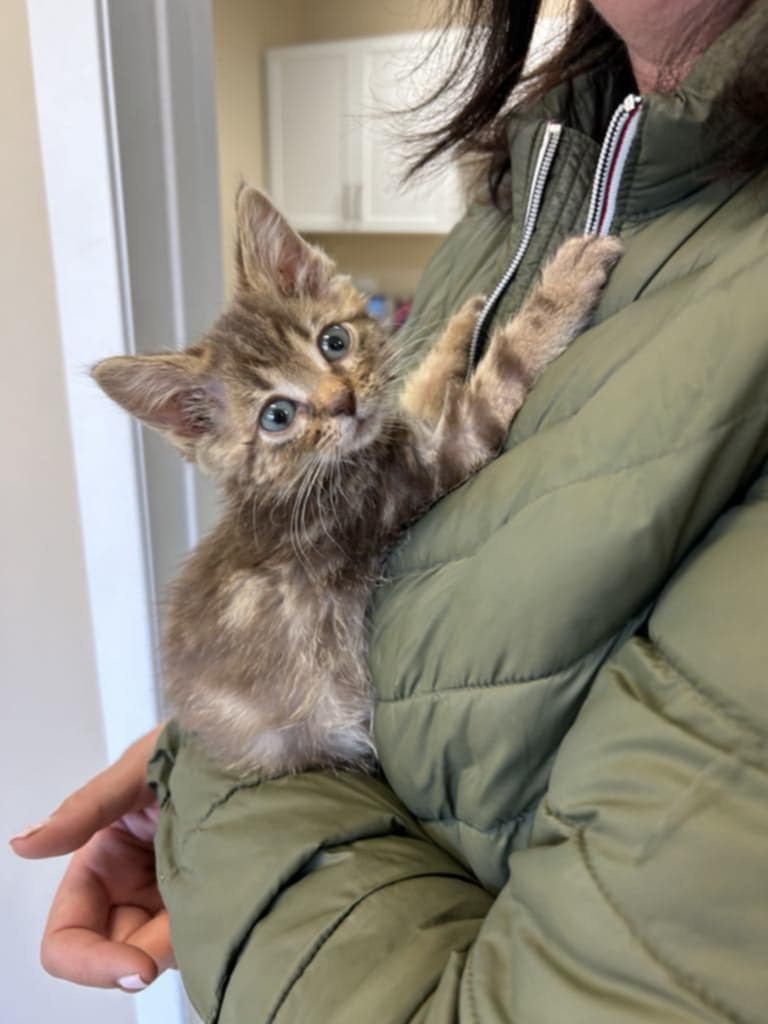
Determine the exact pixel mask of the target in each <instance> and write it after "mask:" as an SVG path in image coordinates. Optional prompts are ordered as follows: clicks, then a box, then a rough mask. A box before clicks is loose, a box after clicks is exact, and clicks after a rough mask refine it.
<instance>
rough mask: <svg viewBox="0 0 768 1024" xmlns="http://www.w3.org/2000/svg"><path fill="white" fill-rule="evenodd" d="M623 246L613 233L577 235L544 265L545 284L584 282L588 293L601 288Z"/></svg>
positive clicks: (543, 277) (618, 257)
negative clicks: (602, 235)
mask: <svg viewBox="0 0 768 1024" xmlns="http://www.w3.org/2000/svg"><path fill="white" fill-rule="evenodd" d="M623 251H624V247H623V246H622V244H621V239H619V238H616V237H615V236H613V235H606V236H604V237H600V236H598V235H578V236H576V237H575V238H569V239H568V240H567V241H565V242H564V243H563V244H562V245H561V246H560V248H559V249H558V250H557V252H556V253H555V255H554V256H553V257H552V260H551V261H550V263H548V264H547V266H546V267H545V268H544V272H543V274H542V283H543V285H544V287H545V288H546V287H548V286H554V287H556V288H560V287H562V286H563V285H564V284H571V285H573V284H577V283H581V284H582V285H583V286H584V288H585V290H587V291H589V292H596V291H599V290H600V289H601V288H602V287H603V285H604V284H605V282H606V281H607V280H608V274H609V273H610V271H611V270H612V268H613V267H614V266H615V265H616V264H617V263H618V261H619V259H620V257H621V254H622V252H623Z"/></svg>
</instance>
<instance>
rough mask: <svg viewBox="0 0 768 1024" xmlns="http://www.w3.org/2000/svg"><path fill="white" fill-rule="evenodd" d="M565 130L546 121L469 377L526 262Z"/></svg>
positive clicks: (473, 344)
mask: <svg viewBox="0 0 768 1024" xmlns="http://www.w3.org/2000/svg"><path fill="white" fill-rule="evenodd" d="M562 132H563V126H562V125H561V124H558V123H557V122H556V121H548V122H547V124H546V127H545V129H544V138H543V139H542V141H541V145H540V146H539V152H538V154H537V156H536V165H535V167H534V171H533V182H532V184H531V188H530V190H529V192H528V204H527V206H526V208H525V217H524V218H523V233H522V235H521V236H520V241H519V242H518V245H517V249H516V250H515V254H514V256H513V257H512V261H511V262H510V264H509V266H508V267H507V269H506V271H505V272H504V276H503V277H502V278H501V280H500V281H499V283H498V284H497V285H496V287H495V288H494V289H493V292H492V293H491V295H490V296H489V297H488V299H487V300H486V303H485V305H484V306H483V308H482V310H481V311H480V314H479V316H478V318H477V322H476V323H475V329H474V331H473V332H472V340H471V341H470V343H469V359H468V362H467V377H468V378H469V377H470V376H471V374H472V371H473V370H474V368H475V363H476V362H477V359H478V356H479V348H480V342H481V341H482V338H483V334H484V333H485V328H486V326H487V324H488V321H489V320H490V318H491V316H492V315H493V311H494V309H495V308H496V304H497V303H498V301H499V299H500V298H501V296H502V295H503V294H504V291H505V289H506V288H507V285H508V284H509V283H510V281H511V280H512V278H513V277H514V276H515V274H516V273H517V270H518V267H519V266H520V264H521V263H522V262H523V258H524V256H525V253H526V251H527V249H528V246H529V245H530V242H531V238H532V237H533V231H534V228H535V227H536V220H537V218H538V216H539V208H540V207H541V200H542V197H543V195H544V188H545V186H546V184H547V179H548V178H549V172H550V170H551V169H552V162H553V160H554V159H555V153H556V152H557V147H558V145H559V144H560V136H561V135H562Z"/></svg>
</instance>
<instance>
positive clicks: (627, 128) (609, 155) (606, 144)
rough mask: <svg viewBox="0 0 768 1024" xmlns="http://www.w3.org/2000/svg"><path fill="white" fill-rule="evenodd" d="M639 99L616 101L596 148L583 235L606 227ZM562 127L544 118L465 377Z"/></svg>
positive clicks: (529, 222) (524, 244)
mask: <svg viewBox="0 0 768 1024" xmlns="http://www.w3.org/2000/svg"><path fill="white" fill-rule="evenodd" d="M642 104H643V100H642V97H641V96H636V95H634V94H630V95H629V96H627V97H626V98H625V99H624V100H623V101H622V102H621V104H619V106H618V107H617V109H616V110H615V111H614V113H613V117H612V118H611V120H610V123H609V125H608V129H607V131H606V133H605V136H604V138H603V144H602V146H601V148H600V156H599V158H598V161H597V168H596V170H595V176H594V179H593V182H592V193H591V195H590V199H589V210H588V212H587V222H586V224H585V227H584V234H586V235H606V234H608V229H609V228H610V226H611V222H612V221H613V218H614V215H615V213H616V200H617V198H618V194H619V186H620V185H621V177H622V173H623V171H624V165H625V163H626V162H627V156H628V154H629V150H630V149H631V147H632V142H633V141H634V138H635V134H636V132H637V126H638V122H639V114H640V108H641V107H642ZM562 132H563V126H562V125H561V124H558V123H557V122H556V121H548V122H547V124H546V127H545V129H544V138H543V139H542V141H541V145H540V146H539V151H538V154H537V156H536V165H535V168H534V172H533V182H532V184H531V188H530V191H529V192H528V204H527V206H526V208H525V217H524V218H523V233H522V235H521V237H520V241H519V243H518V246H517V249H516V250H515V254H514V256H513V257H512V260H511V262H510V264H509V266H508V267H507V269H506V271H505V272H504V275H503V277H502V278H501V280H500V281H499V283H498V284H497V285H496V287H495V288H494V290H493V292H492V293H491V295H490V296H489V298H488V299H487V301H486V303H485V305H484V306H483V308H482V310H481V311H480V314H479V316H478V318H477V322H476V323H475V329H474V331H473V332H472V340H471V341H470V345H469V359H468V362H467V377H470V376H471V374H472V371H473V370H474V368H475V365H476V363H477V361H478V358H479V356H480V345H481V342H482V339H483V335H484V334H485V330H486V327H487V326H488V322H489V320H490V318H491V317H492V316H493V312H494V310H495V308H496V306H497V304H498V302H499V299H500V298H501V296H502V295H503V294H504V292H505V291H506V289H507V287H508V285H509V283H510V282H511V280H512V278H513V277H514V276H515V274H516V273H517V271H518V269H519V267H520V264H521V263H522V262H523V259H524V258H525V254H526V252H527V250H528V246H529V245H530V243H531V238H532V237H533V232H534V229H535V227H536V221H537V219H538V216H539V209H540V207H541V201H542V198H543V196H544V189H545V187H546V184H547V180H548V178H549V173H550V171H551V169H552V163H553V161H554V159H555V154H556V152H557V147H558V145H559V144H560V137H561V135H562Z"/></svg>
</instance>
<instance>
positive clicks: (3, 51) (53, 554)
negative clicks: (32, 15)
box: [0, 0, 134, 1024]
mask: <svg viewBox="0 0 768 1024" xmlns="http://www.w3.org/2000/svg"><path fill="white" fill-rule="evenodd" d="M2 21H3V31H2V33H0V124H2V126H3V145H2V151H1V154H0V308H1V309H2V311H3V323H2V369H3V401H2V421H3V430H2V436H3V458H2V465H1V468H0V693H1V694H2V702H3V713H2V715H0V759H1V763H2V777H3V788H2V798H0V826H1V827H2V830H3V831H4V833H5V834H6V835H10V834H12V833H14V832H16V831H18V830H19V829H20V828H22V827H23V826H24V825H25V824H28V823H31V822H35V821H38V820H39V819H41V818H43V817H45V816H46V815H47V814H48V812H49V811H50V810H52V809H53V808H54V807H55V805H56V804H57V803H58V801H59V800H60V799H61V798H62V797H63V796H64V795H65V794H66V793H67V792H68V791H69V790H70V789H71V788H73V787H74V786H75V785H76V784H78V783H79V782H81V781H82V780H84V779H85V778H87V777H88V776H89V775H91V774H92V773H94V772H95V771H96V770H97V769H99V768H100V767H101V766H102V764H103V763H104V759H105V753H104V742H103V738H102V728H101V720H100V708H99V697H98V688H97V681H96V674H95V669H94V661H93V652H92V648H91V639H90V623H89V610H88V605H87V597H86V586H85V571H84V563H83V552H82V547H81V541H80V524H79V519H78V508H77V498H76V491H75V480H74V467H73V461H72V452H71V445H70V438H69V427H68V418H67V408H66V397H65V385H64V376H63V368H62V360H61V353H60V344H59V324H58V316H57V309H56V300H55V295H54V283H53V274H52V267H51V256H50V243H49V235H48V225H47V218H46V209H45V197H44V193H43V180H42V171H41V162H40V150H39V143H38V137H37V120H36V115H35V107H34V97H33V85H32V71H31V64H30V54H29V43H28V36H27V23H26V14H25V5H24V0H3V16H2ZM61 869H62V863H61V862H50V863H42V862H38V863H34V862H25V861H21V860H18V859H17V858H15V857H14V856H13V855H12V854H11V853H10V852H9V850H8V848H7V847H6V846H5V844H3V845H2V852H1V853H0V964H2V967H1V968H0V977H1V978H2V982H1V983H0V1020H2V1021H3V1024H47V1022H49V1021H50V1022H56V1024H69V1022H72V1024H90V1022H93V1024H97V1022H99V1024H101V1022H103V1021H106V1020H108V1021H109V1022H110V1024H123V1022H125V1024H128V1022H129V1021H133V1019H134V1017H133V1012H132V1007H131V1003H130V1000H129V998H128V997H126V996H124V995H122V994H120V993H107V992H92V991H86V990H84V989H77V988H74V987H73V986H70V985H65V984H64V983H62V982H57V981H54V980H53V979H51V978H48V977H47V976H46V975H45V974H44V973H43V972H42V970H41V968H40V967H39V965H38V944H39V936H40V933H41V931H42V927H43V922H44V920H45V914H46V908H47V906H48V904H49V901H50V897H51V895H52V893H53V890H54V887H55V885H56V883H57V880H58V877H59V875H60V873H61Z"/></svg>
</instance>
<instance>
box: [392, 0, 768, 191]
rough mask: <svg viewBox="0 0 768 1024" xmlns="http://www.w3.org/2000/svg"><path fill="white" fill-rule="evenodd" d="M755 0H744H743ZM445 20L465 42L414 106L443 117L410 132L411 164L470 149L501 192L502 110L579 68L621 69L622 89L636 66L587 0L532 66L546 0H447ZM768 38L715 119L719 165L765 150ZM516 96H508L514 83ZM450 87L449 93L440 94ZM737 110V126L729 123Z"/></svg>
mask: <svg viewBox="0 0 768 1024" xmlns="http://www.w3.org/2000/svg"><path fill="white" fill-rule="evenodd" d="M751 2H752V0H745V2H744V8H746V7H749V6H751ZM444 6H445V7H446V8H447V12H446V13H447V20H446V24H447V25H461V26H462V27H463V28H465V29H466V32H464V33H462V42H461V45H460V46H459V48H458V49H457V50H456V52H455V53H454V54H453V58H452V62H451V63H452V67H451V69H450V71H449V73H448V74H447V75H446V77H445V79H444V81H443V82H441V84H440V86H439V87H438V88H437V89H436V90H435V91H434V92H433V93H432V94H431V95H429V96H428V97H427V98H426V99H425V100H424V101H423V103H421V104H419V105H417V107H416V108H415V112H416V113H418V114H420V115H421V114H423V113H424V112H426V111H427V110H428V109H432V108H433V107H435V108H436V109H438V110H439V111H440V115H441V116H440V118H439V120H440V121H441V123H439V124H438V125H437V127H435V128H434V129H429V130H426V131H421V132H416V133H414V135H413V136H412V139H413V140H414V141H415V146H416V154H417V155H416V157H415V159H414V160H413V161H412V163H411V167H410V171H409V174H415V173H417V172H418V171H420V170H421V169H422V168H425V167H426V166H427V165H428V164H431V162H432V161H433V160H435V158H437V157H439V156H442V155H444V154H447V153H449V152H450V153H455V154H456V155H460V156H461V155H467V154H474V155H475V156H480V157H482V159H483V161H484V170H485V177H486V180H487V183H488V191H489V193H490V197H491V199H492V200H493V202H494V203H496V204H497V205H500V204H501V202H502V198H501V197H502V188H501V186H502V182H503V181H504V178H505V175H506V172H507V171H508V169H509V149H508V142H507V136H506V125H505V118H504V117H503V114H504V113H506V112H507V111H508V110H510V109H513V108H514V109H521V108H525V107H528V106H530V105H531V104H533V103H534V102H535V101H536V100H537V99H539V98H540V97H541V96H542V95H543V94H544V93H546V92H548V91H550V90H551V89H552V88H554V87H555V86H557V85H560V84H561V83H563V82H567V81H569V80H571V79H572V78H575V77H576V76H577V75H581V74H583V73H584V72H587V71H590V70H595V69H598V68H600V69H602V70H603V71H610V72H611V73H613V74H614V75H616V74H619V75H625V76H626V78H627V91H630V90H631V89H632V88H633V81H634V79H633V76H632V70H631V66H630V63H629V57H628V55H627V51H626V47H625V46H624V43H623V42H622V40H621V39H620V38H619V36H618V35H617V34H616V33H615V32H614V31H613V29H612V28H611V27H610V26H609V25H608V24H607V23H606V22H605V21H604V20H603V18H602V17H601V16H600V15H599V14H598V12H597V11H596V10H595V9H594V8H593V7H592V5H591V4H590V3H589V2H588V0H569V6H570V8H571V10H570V18H569V23H570V28H569V30H568V32H567V34H566V36H565V39H564V41H563V43H562V45H561V46H560V47H559V48H558V49H557V50H556V51H555V52H554V53H552V54H551V56H550V57H548V58H547V59H546V60H545V61H544V62H543V63H540V64H538V65H537V66H536V67H535V68H534V69H533V70H526V71H525V72H524V71H523V69H524V65H525V61H526V57H527V55H528V50H529V47H530V44H531V39H532V37H533V30H534V26H535V24H536V20H537V18H538V15H539V10H540V8H541V6H542V0H445V4H444ZM766 51H768V46H766V42H765V39H764V38H758V39H756V40H755V44H754V46H753V48H752V53H751V55H750V58H749V59H748V60H746V61H744V63H743V68H742V71H741V73H740V75H739V76H738V77H737V80H736V81H735V82H734V83H733V85H732V87H731V89H730V91H729V94H728V96H727V97H724V98H723V103H722V105H721V109H722V114H721V116H720V122H721V123H720V124H718V125H717V127H716V130H717V131H718V132H719V133H720V134H722V137H723V152H724V162H723V166H722V168H721V171H722V173H730V172H733V171H740V170H754V169H756V168H758V167H760V166H763V165H764V164H765V162H766V159H767V158H768V133H766V132H765V131H764V125H765V123H766V121H767V120H768V56H767V53H766ZM518 87H519V92H518V93H517V94H516V95H517V98H516V99H515V100H514V102H511V97H512V94H513V91H514V90H515V89H517V88H518ZM446 96H448V97H449V100H448V103H446ZM734 112H737V113H738V115H739V131H738V134H737V133H735V132H734V127H733V126H734V118H733V117H732V116H731V115H732V114H733V113H734Z"/></svg>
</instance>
